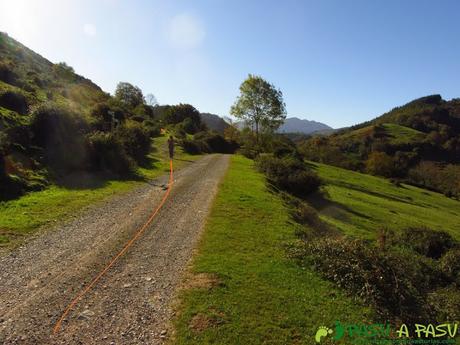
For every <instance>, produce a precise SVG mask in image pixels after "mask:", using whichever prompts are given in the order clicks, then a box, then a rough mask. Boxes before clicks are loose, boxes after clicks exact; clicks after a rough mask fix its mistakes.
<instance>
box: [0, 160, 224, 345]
mask: <svg viewBox="0 0 460 345" xmlns="http://www.w3.org/2000/svg"><path fill="white" fill-rule="evenodd" d="M228 161H229V160H228V156H223V155H209V156H205V157H204V158H202V159H201V160H199V161H197V162H195V163H193V164H191V165H190V166H188V167H186V168H184V169H183V170H181V171H179V172H178V173H175V183H174V185H173V187H172V191H171V194H170V196H169V199H168V200H167V201H166V203H165V205H164V206H163V208H162V209H161V211H160V212H159V214H158V215H157V217H156V218H155V220H154V221H153V223H152V224H151V225H150V226H149V228H148V229H147V230H146V231H145V232H144V233H143V235H142V236H141V237H140V238H139V240H138V241H137V242H135V243H134V244H133V245H132V247H130V249H129V250H128V252H127V253H126V254H125V255H124V256H123V257H122V258H121V259H120V260H119V261H118V262H117V263H116V264H115V265H114V266H113V267H112V268H111V269H110V270H109V271H108V272H107V274H106V275H105V276H103V277H102V278H101V280H100V281H99V282H98V283H97V284H96V286H95V287H94V288H93V289H92V290H91V291H89V292H88V294H86V295H85V296H84V297H83V299H82V300H81V301H80V302H79V303H78V304H77V305H76V307H75V308H74V309H73V310H72V311H71V312H70V314H69V315H68V317H67V318H66V320H65V321H64V322H63V323H62V328H61V330H60V332H59V333H58V334H57V335H53V334H52V330H53V327H54V325H55V323H56V321H57V320H58V319H59V318H60V317H61V315H62V312H63V311H64V309H65V308H66V307H67V305H68V304H69V303H70V302H71V300H72V299H73V298H74V297H75V296H76V295H77V294H78V293H79V292H80V291H81V289H82V288H83V287H84V286H85V285H86V284H88V282H90V281H91V280H92V279H93V278H94V277H95V276H96V275H97V274H98V273H99V272H100V271H101V270H102V269H103V268H104V267H105V266H106V264H107V263H108V262H109V261H110V259H111V258H112V257H113V256H115V255H116V254H117V253H118V252H119V251H120V250H121V249H122V247H123V246H124V244H125V243H126V242H127V241H128V240H129V239H130V238H131V237H132V235H133V234H134V233H135V232H136V230H138V229H139V228H140V227H141V226H142V225H143V224H144V223H145V222H146V220H147V218H148V217H149V215H150V213H151V212H152V210H153V209H154V208H155V207H156V206H157V205H158V203H159V202H160V200H161V198H162V196H163V195H164V193H165V190H164V188H162V187H161V186H162V185H163V184H165V183H167V179H168V177H167V176H164V177H162V178H159V179H158V180H156V181H154V182H152V183H150V184H146V185H144V186H142V187H139V188H137V189H135V190H133V191H131V192H129V193H128V194H124V195H123V196H119V197H116V198H113V199H111V200H108V201H106V202H103V203H99V204H98V205H97V207H90V208H89V209H88V210H86V211H85V212H84V213H83V214H81V215H79V216H78V217H77V218H75V219H74V220H72V221H70V222H67V223H66V224H64V225H61V226H59V228H58V229H56V230H54V231H50V232H47V233H45V234H44V235H42V236H40V237H38V238H36V239H34V240H32V241H30V242H28V243H27V244H25V245H24V246H23V247H21V248H18V249H17V250H15V251H13V252H11V253H9V254H7V255H4V256H2V257H1V258H0V344H161V343H162V342H163V341H164V340H165V339H166V338H167V337H168V335H169V333H170V332H169V331H168V330H167V324H168V321H169V320H170V318H171V316H172V311H171V309H170V302H171V301H172V298H173V296H174V293H175V291H176V288H177V286H178V285H179V283H180V281H181V278H182V275H183V273H184V271H185V270H186V267H187V263H188V261H189V259H190V257H191V255H192V250H193V248H194V247H195V245H196V244H197V240H198V239H199V236H200V233H201V230H202V229H203V226H204V222H205V220H206V216H207V213H208V211H209V208H210V206H211V203H212V200H213V197H214V195H215V193H216V191H217V187H218V183H219V181H220V180H221V178H222V177H223V175H224V173H225V171H226V169H227V167H228Z"/></svg>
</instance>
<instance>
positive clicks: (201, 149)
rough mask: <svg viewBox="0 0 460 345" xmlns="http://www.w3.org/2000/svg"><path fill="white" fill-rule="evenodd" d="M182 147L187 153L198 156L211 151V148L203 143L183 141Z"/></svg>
mask: <svg viewBox="0 0 460 345" xmlns="http://www.w3.org/2000/svg"><path fill="white" fill-rule="evenodd" d="M182 147H183V149H184V151H185V152H187V153H189V154H191V155H198V154H200V153H205V152H209V151H210V149H209V147H208V146H207V145H206V143H205V142H203V141H196V140H189V139H184V140H182Z"/></svg>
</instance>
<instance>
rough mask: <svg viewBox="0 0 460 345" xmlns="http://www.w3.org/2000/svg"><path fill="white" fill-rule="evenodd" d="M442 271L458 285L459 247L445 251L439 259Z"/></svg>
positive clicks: (459, 278) (459, 269) (459, 271)
mask: <svg viewBox="0 0 460 345" xmlns="http://www.w3.org/2000/svg"><path fill="white" fill-rule="evenodd" d="M439 265H440V268H441V270H442V272H443V273H444V274H445V275H446V276H448V277H450V279H451V280H452V281H454V282H455V283H456V284H457V285H458V286H460V248H459V247H456V248H453V249H451V250H449V251H447V252H446V253H445V254H444V255H443V256H442V257H441V259H440V260H439Z"/></svg>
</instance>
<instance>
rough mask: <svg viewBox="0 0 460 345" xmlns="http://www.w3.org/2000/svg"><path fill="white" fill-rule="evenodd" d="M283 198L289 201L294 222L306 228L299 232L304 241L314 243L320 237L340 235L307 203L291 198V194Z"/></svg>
mask: <svg viewBox="0 0 460 345" xmlns="http://www.w3.org/2000/svg"><path fill="white" fill-rule="evenodd" d="M283 198H284V200H287V203H288V205H289V211H290V216H291V218H292V220H293V221H295V222H296V223H298V224H300V225H303V226H304V227H303V229H302V230H301V231H299V230H298V231H297V235H298V236H299V237H300V238H301V239H302V240H304V241H310V240H313V241H314V240H316V238H317V237H320V236H325V235H329V236H335V235H338V234H339V232H338V231H337V230H335V229H334V228H332V227H331V226H329V224H327V223H326V222H324V221H322V220H321V219H320V217H319V214H318V212H317V211H316V210H315V209H314V208H313V207H311V206H310V205H309V204H308V203H306V202H305V201H302V200H300V199H298V198H295V197H291V196H289V194H286V195H284V194H283Z"/></svg>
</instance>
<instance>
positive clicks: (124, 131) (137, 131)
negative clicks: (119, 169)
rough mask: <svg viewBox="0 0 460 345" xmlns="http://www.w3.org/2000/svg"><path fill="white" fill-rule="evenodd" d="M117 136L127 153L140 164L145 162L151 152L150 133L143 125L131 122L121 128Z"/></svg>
mask: <svg viewBox="0 0 460 345" xmlns="http://www.w3.org/2000/svg"><path fill="white" fill-rule="evenodd" d="M115 135H116V136H117V137H118V138H119V140H120V142H121V144H122V145H123V147H124V149H125V151H126V153H127V154H128V155H129V156H131V157H132V158H134V160H135V161H136V162H138V163H140V162H142V161H144V160H145V157H146V156H147V155H148V153H149V152H150V133H149V130H148V129H147V128H146V127H145V126H144V125H142V124H139V123H137V122H135V121H129V122H126V123H125V124H123V125H121V126H119V127H118V128H117V129H116V131H115Z"/></svg>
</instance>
